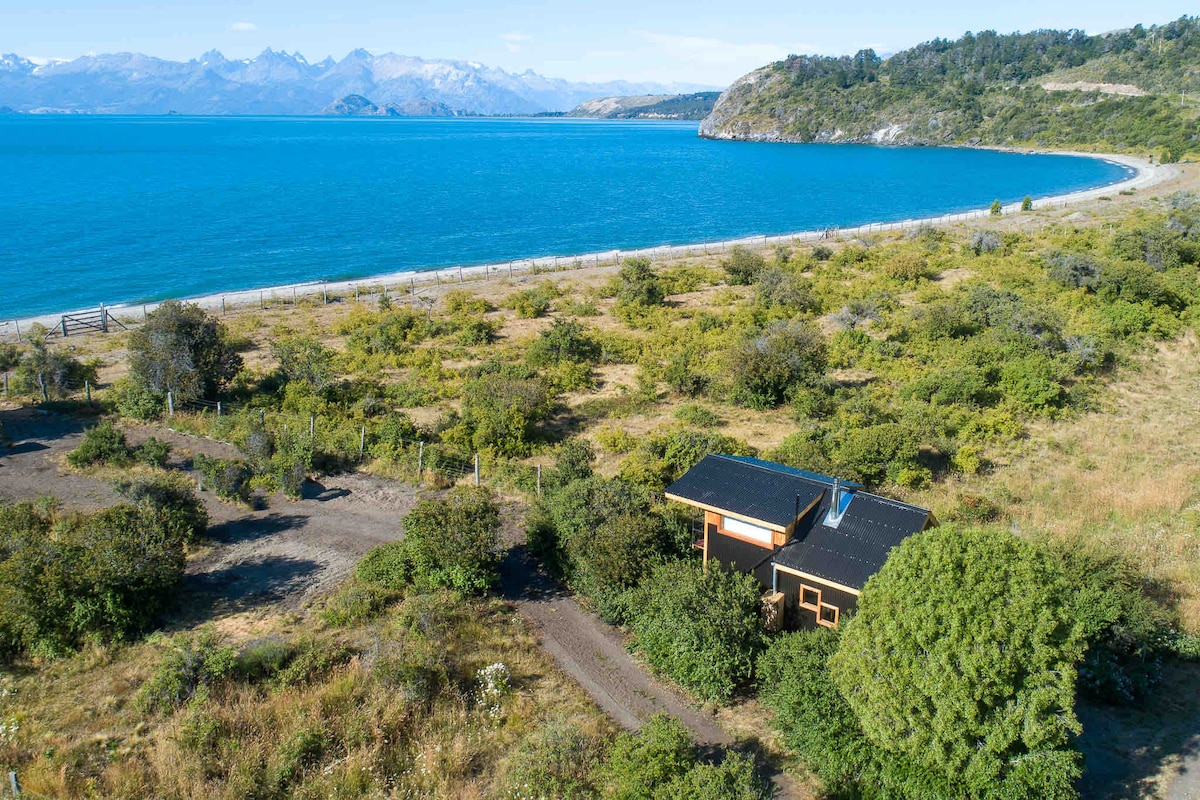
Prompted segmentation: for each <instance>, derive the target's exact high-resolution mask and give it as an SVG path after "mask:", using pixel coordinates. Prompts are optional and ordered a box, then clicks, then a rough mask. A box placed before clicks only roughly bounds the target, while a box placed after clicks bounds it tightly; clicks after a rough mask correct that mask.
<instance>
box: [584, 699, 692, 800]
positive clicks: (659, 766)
mask: <svg viewBox="0 0 1200 800" xmlns="http://www.w3.org/2000/svg"><path fill="white" fill-rule="evenodd" d="M695 760H696V749H695V745H693V743H692V738H691V736H690V735H689V734H688V731H687V728H685V727H684V726H683V723H682V722H680V721H679V720H677V719H675V718H674V717H669V716H667V715H665V714H656V715H655V716H653V717H651V718H650V719H649V720H647V721H646V723H645V724H643V725H642V727H641V728H640V729H639V730H638V731H637V733H620V734H618V735H617V738H616V739H615V740H614V741H613V743H612V747H611V748H610V750H609V756H608V763H607V764H605V765H604V767H603V768H602V769H601V772H600V775H601V778H600V780H601V782H602V784H603V785H604V792H603V794H604V797H605V798H606V799H607V800H653V798H654V796H655V791H656V790H657V789H658V788H659V787H661V786H666V785H668V784H670V783H671V782H672V781H673V780H675V779H676V778H680V777H682V776H683V775H685V774H687V771H688V770H689V769H691V768H692V765H693V764H694V763H695Z"/></svg>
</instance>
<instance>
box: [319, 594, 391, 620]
mask: <svg viewBox="0 0 1200 800" xmlns="http://www.w3.org/2000/svg"><path fill="white" fill-rule="evenodd" d="M393 597H395V595H394V594H393V593H392V592H391V591H389V590H388V589H384V588H382V587H380V586H376V585H373V584H362V583H351V584H349V585H347V586H345V587H343V588H342V589H341V590H340V591H339V592H338V593H337V594H335V595H333V597H331V598H329V600H328V601H327V602H326V603H325V607H324V608H323V609H321V619H322V620H324V622H325V624H326V625H334V626H337V627H346V626H350V625H358V624H361V623H363V622H366V621H368V620H371V619H374V618H375V617H377V616H379V614H381V613H382V612H383V610H384V609H385V608H387V605H388V603H389V602H390V601H391V600H392V599H393Z"/></svg>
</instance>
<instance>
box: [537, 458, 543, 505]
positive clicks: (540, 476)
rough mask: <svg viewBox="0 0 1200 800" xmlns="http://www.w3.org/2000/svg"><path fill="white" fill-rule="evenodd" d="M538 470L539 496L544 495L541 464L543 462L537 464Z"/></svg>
mask: <svg viewBox="0 0 1200 800" xmlns="http://www.w3.org/2000/svg"><path fill="white" fill-rule="evenodd" d="M537 472H538V477H537V496H538V497H541V496H542V465H541V464H538V465H537Z"/></svg>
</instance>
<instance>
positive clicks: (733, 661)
mask: <svg viewBox="0 0 1200 800" xmlns="http://www.w3.org/2000/svg"><path fill="white" fill-rule="evenodd" d="M759 595H760V588H759V585H758V581H757V580H756V579H755V578H754V576H753V575H747V574H743V573H735V572H729V571H727V570H725V569H722V568H721V567H720V566H719V565H716V564H710V565H709V567H708V569H707V570H705V569H704V568H703V567H702V566H701V565H700V564H698V563H696V562H674V563H667V564H663V565H660V566H658V567H656V568H655V569H654V571H653V572H652V573H651V574H650V576H649V577H648V578H647V579H646V580H645V581H643V582H642V584H641V585H640V586H638V587H637V588H636V589H634V590H632V593H631V597H630V598H629V599H628V600H627V601H626V603H627V608H628V609H629V627H630V630H631V631H632V632H633V644H634V646H635V647H636V648H637V649H638V650H639V651H640V652H641V653H642V654H644V655H645V657H646V661H647V662H649V664H650V665H651V666H652V667H653V668H654V669H656V670H658V671H659V672H662V673H664V674H666V675H668V676H670V677H671V678H673V679H674V680H675V681H677V682H678V683H680V684H681V685H683V686H685V687H687V688H688V689H690V690H691V691H693V692H695V694H696V695H697V696H699V697H700V698H701V699H703V700H707V701H723V700H728V699H729V698H731V697H732V696H733V694H734V692H735V691H736V690H737V689H738V688H739V687H741V686H744V685H745V684H746V683H747V682H748V681H749V680H750V678H751V677H752V676H753V672H754V659H755V656H756V655H757V654H758V651H759V650H760V649H761V648H762V646H763V644H764V638H763V632H762V625H761V623H760V622H759V603H760V599H759Z"/></svg>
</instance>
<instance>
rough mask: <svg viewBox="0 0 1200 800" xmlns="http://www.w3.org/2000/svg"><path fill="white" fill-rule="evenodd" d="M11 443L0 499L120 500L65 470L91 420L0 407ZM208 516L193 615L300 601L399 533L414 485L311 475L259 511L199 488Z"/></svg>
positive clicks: (135, 435)
mask: <svg viewBox="0 0 1200 800" xmlns="http://www.w3.org/2000/svg"><path fill="white" fill-rule="evenodd" d="M0 422H3V424H4V430H5V432H6V434H7V436H8V437H9V439H10V441H11V445H10V446H9V447H8V448H7V449H6V450H4V451H0V498H3V499H6V500H27V499H33V498H36V497H38V496H41V495H46V494H49V495H53V496H54V497H56V498H58V500H59V501H60V502H62V503H63V505H64V506H66V507H68V508H78V509H83V510H89V509H94V508H99V507H101V506H105V505H110V504H112V503H115V502H118V501H119V500H120V497H119V495H118V494H117V493H116V491H115V490H114V489H113V487H112V486H111V484H109V483H108V482H107V481H104V480H100V479H98V478H93V477H89V476H86V475H79V474H76V473H72V472H69V471H68V470H67V469H66V467H65V461H64V459H65V457H66V454H67V453H68V452H70V451H71V450H73V449H74V448H75V447H76V446H78V444H79V441H80V439H81V438H82V436H83V428H84V426H85V424H91V423H90V422H85V421H83V420H80V419H79V418H76V417H72V416H67V415H62V414H42V413H38V412H37V411H35V410H33V409H15V410H6V411H0ZM126 434H127V436H128V439H129V442H130V444H135V445H136V444H138V443H140V442H142V441H144V440H145V439H146V438H147V437H149V436H151V435H154V436H157V437H158V438H159V439H165V440H167V441H169V442H170V443H171V445H172V447H173V448H174V453H173V456H172V458H173V461H174V464H173V465H174V466H178V467H187V466H189V464H190V457H191V456H193V455H195V454H197V453H204V454H205V455H208V456H216V457H229V456H233V455H235V454H236V453H235V450H234V448H232V447H231V446H230V445H227V444H225V443H223V442H216V441H212V440H210V439H199V438H196V437H191V436H184V435H181V434H177V433H173V432H171V431H166V430H163V429H161V428H151V427H148V426H140V427H130V428H128V429H127V430H126ZM201 496H202V497H203V498H204V501H205V506H206V507H207V509H208V514H209V531H208V534H209V538H210V539H211V541H212V546H211V547H210V548H208V549H207V550H206V551H205V552H203V553H202V554H201V555H199V556H198V557H193V558H192V559H190V560H189V561H188V565H187V577H186V579H185V580H186V582H185V586H184V590H185V592H184V594H185V600H184V605H185V608H187V609H188V610H189V611H192V612H194V613H195V614H212V613H220V612H224V611H239V610H246V609H249V608H253V607H256V606H262V605H267V604H277V605H280V606H282V607H284V608H297V607H299V606H302V605H303V604H304V603H306V602H307V601H308V600H310V599H311V598H312V597H315V596H317V595H319V594H321V593H322V592H325V591H327V590H328V589H330V588H332V587H333V586H334V585H336V584H337V583H338V582H339V581H341V580H342V579H344V578H345V577H346V576H348V575H349V574H350V572H351V571H352V570H353V569H354V565H355V563H357V561H358V559H359V558H361V557H362V555H363V554H364V553H366V552H367V551H368V550H370V549H371V548H372V547H374V546H375V545H377V544H380V543H381V542H386V541H391V540H394V539H397V538H399V536H400V520H401V518H402V517H403V516H404V515H405V514H406V513H408V511H409V510H410V509H411V508H412V507H413V505H415V503H416V500H417V490H416V489H414V488H413V487H411V486H408V485H406V484H402V483H396V482H394V481H386V480H382V479H378V478H373V477H371V476H368V475H361V474H346V475H338V476H333V477H330V478H327V479H322V481H321V483H313V482H309V483H308V484H306V485H305V487H304V492H303V498H302V499H301V500H299V501H295V502H293V501H290V500H287V499H286V498H284V497H283V496H282V495H273V496H271V497H267V498H258V501H259V503H258V505H259V506H260V507H258V508H256V509H253V510H251V509H248V508H245V507H241V506H234V505H232V504H230V503H224V502H221V501H220V500H218V499H217V498H216V497H215V496H214V495H213V494H212V493H210V492H205V493H203V494H202V495H201Z"/></svg>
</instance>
